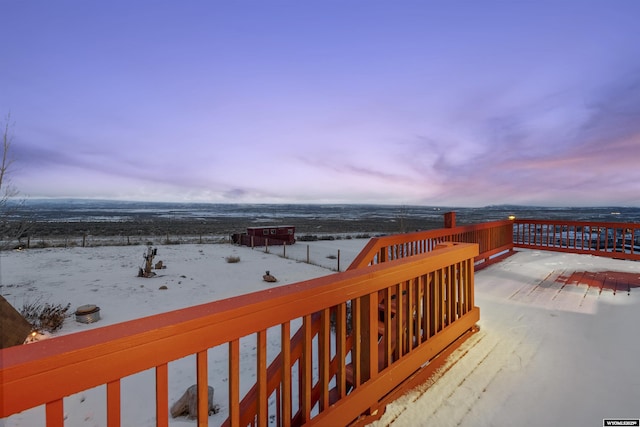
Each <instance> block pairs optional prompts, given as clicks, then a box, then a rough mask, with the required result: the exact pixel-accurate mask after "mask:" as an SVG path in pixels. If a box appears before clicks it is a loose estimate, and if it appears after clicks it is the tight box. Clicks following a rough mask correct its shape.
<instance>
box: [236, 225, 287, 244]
mask: <svg viewBox="0 0 640 427" xmlns="http://www.w3.org/2000/svg"><path fill="white" fill-rule="evenodd" d="M231 238H232V239H233V242H234V243H239V244H241V245H245V246H265V245H292V244H294V243H295V242H296V227H295V226H293V225H276V226H274V225H271V226H263V227H247V232H246V233H241V234H240V233H238V234H233V235H232V236H231Z"/></svg>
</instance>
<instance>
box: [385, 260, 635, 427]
mask: <svg viewBox="0 0 640 427" xmlns="http://www.w3.org/2000/svg"><path fill="white" fill-rule="evenodd" d="M606 271H608V272H624V273H631V274H628V275H626V279H625V280H627V279H628V280H629V283H631V284H632V285H633V283H635V284H636V286H637V284H638V283H639V282H640V263H639V262H635V261H622V260H615V259H608V258H600V257H594V256H589V255H575V254H565V253H557V252H547V251H537V250H520V251H519V252H518V253H517V254H515V255H513V256H512V257H510V258H508V259H507V260H505V261H502V262H500V263H497V264H494V265H492V266H490V267H488V268H486V269H484V270H482V271H479V272H478V273H476V278H475V289H476V305H478V306H479V307H480V310H481V316H480V318H481V320H480V322H479V326H480V328H481V329H480V332H478V333H476V334H475V335H473V336H472V337H471V338H470V339H468V340H467V341H466V342H465V343H464V344H463V345H462V346H461V347H460V348H459V349H458V350H456V352H455V353H454V354H453V355H452V356H451V357H450V358H449V360H448V362H447V364H446V365H445V366H444V367H443V369H442V370H441V371H440V372H439V374H438V375H437V377H436V378H434V379H433V381H431V382H430V383H429V384H425V385H424V386H422V387H420V388H418V389H415V390H414V391H412V392H410V393H408V394H406V395H404V396H403V397H402V398H400V399H398V400H397V401H395V402H393V403H392V404H390V405H388V406H387V409H386V412H385V414H384V415H383V416H382V418H381V419H380V420H379V421H377V422H375V423H374V424H373V425H376V426H382V425H392V426H394V427H396V426H416V425H427V424H428V425H437V426H474V427H476V426H507V425H518V426H532V427H533V426H540V425H567V426H578V425H591V426H597V425H602V420H603V419H604V418H635V419H637V418H639V417H640V409H639V407H638V397H639V396H640V361H639V360H638V355H639V354H640V340H639V339H638V332H637V331H638V328H639V327H640V288H638V289H636V288H634V287H633V286H629V287H625V286H623V285H622V282H621V281H620V282H619V284H620V286H618V285H615V293H614V289H613V287H614V283H615V281H611V280H609V281H608V282H606V281H605V282H604V283H605V286H603V287H600V286H598V285H597V283H596V278H597V276H596V275H591V274H582V273H581V272H589V273H598V272H606ZM574 272H578V274H576V275H574V274H573V273H574ZM600 277H605V278H606V277H613V276H612V275H611V274H609V275H603V276H600ZM575 279H578V281H577V283H576V280H575ZM634 280H635V282H634Z"/></svg>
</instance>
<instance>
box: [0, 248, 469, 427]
mask: <svg viewBox="0 0 640 427" xmlns="http://www.w3.org/2000/svg"><path fill="white" fill-rule="evenodd" d="M477 255H478V246H477V245H474V244H463V243H448V244H445V245H443V246H441V247H432V248H430V252H428V253H422V254H416V255H415V256H412V257H405V258H402V259H395V260H387V262H385V263H384V264H382V265H372V266H368V267H362V268H357V269H352V270H351V271H347V272H344V273H337V274H333V275H330V276H326V277H321V278H318V279H313V280H309V281H305V282H300V283H296V284H293V285H289V286H283V287H279V288H273V289H270V290H268V291H263V292H256V293H252V294H248V295H244V296H239V297H235V298H230V299H226V300H222V301H216V302H212V303H209V304H204V305H200V306H195V307H190V308H187V309H183V310H177V311H173V312H169V313H164V314H159V315H155V316H150V317H147V318H143V319H138V320H134V321H130V322H125V323H121V324H117V325H111V326H107V327H103V328H97V329H94V330H91V331H86V332H80V333H76V334H71V335H66V336H61V337H57V338H53V339H50V340H45V341H41V342H38V343H34V344H30V345H28V346H17V347H11V348H7V349H3V350H0V360H1V361H2V365H1V366H0V379H1V383H0V395H1V397H0V418H2V417H7V416H10V415H12V414H15V413H17V412H20V411H23V410H25V409H28V408H32V407H35V406H39V405H46V425H47V426H48V427H61V426H63V425H64V403H63V398H64V397H65V396H69V395H71V394H74V393H77V392H80V391H84V390H87V389H90V388H92V387H96V386H99V385H106V402H105V406H106V412H107V423H108V425H109V426H119V425H120V424H121V412H122V411H121V402H120V400H121V380H122V379H123V378H125V377H127V376H130V375H133V374H135V373H138V372H142V371H145V370H148V369H154V370H155V379H156V399H155V400H156V425H158V426H167V425H168V407H169V396H168V390H169V387H168V384H169V374H168V372H169V368H170V364H171V362H172V361H174V360H177V359H180V358H183V357H185V356H189V355H195V356H196V357H195V359H196V361H195V363H196V368H197V370H196V374H195V376H196V378H195V381H196V382H197V385H198V387H197V388H198V396H199V398H198V425H199V426H205V425H207V424H208V421H209V416H208V412H207V411H208V404H207V403H208V402H207V387H208V383H209V375H208V357H207V356H208V351H209V349H211V348H214V347H217V346H221V345H222V346H227V347H228V355H229V357H228V396H229V397H228V401H226V402H220V401H218V402H217V403H219V404H220V405H221V406H223V407H226V408H227V409H228V412H229V418H228V420H226V421H224V422H225V423H227V424H228V425H231V426H239V425H260V426H264V425H267V424H268V420H270V419H273V420H274V422H275V423H276V424H277V425H301V424H310V425H312V424H315V425H346V424H348V423H350V422H351V421H352V420H354V419H356V418H357V417H358V416H360V415H361V414H363V413H366V412H367V411H368V410H369V408H372V407H373V406H374V404H375V402H378V401H379V400H380V399H382V398H383V397H384V396H385V395H386V394H388V393H389V392H390V391H391V390H393V388H394V387H397V386H398V385H399V384H400V383H401V382H402V381H404V379H406V378H407V377H409V376H410V375H411V374H412V373H414V372H415V371H416V370H418V369H419V368H420V367H421V366H423V365H424V364H425V363H427V362H428V361H430V360H432V359H433V358H434V357H435V356H436V355H437V354H438V353H440V352H441V351H442V350H443V349H445V348H446V347H447V346H449V344H450V343H452V342H454V341H456V340H457V339H458V338H459V337H460V336H462V335H464V334H465V333H466V332H467V331H469V330H470V329H471V328H473V326H474V325H475V323H476V322H477V321H478V319H479V309H478V308H477V307H475V305H474V299H473V294H474V290H473V272H474V267H473V264H474V261H473V260H474V258H475V257H476V256H477ZM347 307H349V308H350V313H351V316H350V320H348V319H349V316H348V314H347ZM380 313H383V316H382V318H381V315H380ZM332 317H333V318H334V319H335V322H334V325H335V326H332V322H331V318H332ZM298 321H299V322H301V323H302V327H301V328H300V330H299V331H298V332H296V333H295V334H294V335H293V337H291V326H292V324H293V323H294V322H298ZM347 324H349V325H350V328H349V330H350V332H349V333H347V330H348V328H347ZM271 328H276V330H279V331H280V332H281V340H280V352H279V355H278V356H277V357H275V359H274V360H273V362H272V363H271V364H270V365H269V360H268V357H267V344H266V338H267V331H268V330H270V329H271ZM247 336H254V337H255V340H256V341H255V342H256V346H255V355H251V356H250V357H253V358H254V360H255V368H256V378H257V380H256V387H254V388H253V389H251V390H250V391H249V393H247V396H250V397H249V398H244V399H242V400H241V395H240V394H241V392H240V359H241V348H240V345H239V342H240V339H241V338H243V337H247ZM290 337H291V338H290ZM242 356H246V355H242ZM268 365H269V367H268ZM43 385H46V386H43ZM274 396H275V401H276V402H277V403H276V404H275V405H273V406H275V408H274V407H273V406H272V407H270V406H269V403H268V402H269V399H270V398H271V397H274ZM124 424H127V423H126V420H125V423H124Z"/></svg>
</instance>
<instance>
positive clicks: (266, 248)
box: [264, 237, 269, 254]
mask: <svg viewBox="0 0 640 427" xmlns="http://www.w3.org/2000/svg"><path fill="white" fill-rule="evenodd" d="M264 252H265V253H267V254H268V253H269V238H268V237H266V238H265V239H264Z"/></svg>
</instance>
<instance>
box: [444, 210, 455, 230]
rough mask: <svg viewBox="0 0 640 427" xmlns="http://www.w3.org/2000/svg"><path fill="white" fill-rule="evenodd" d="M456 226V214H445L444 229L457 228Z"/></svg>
mask: <svg viewBox="0 0 640 427" xmlns="http://www.w3.org/2000/svg"><path fill="white" fill-rule="evenodd" d="M455 226H456V213H455V212H447V213H445V214H444V228H455Z"/></svg>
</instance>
